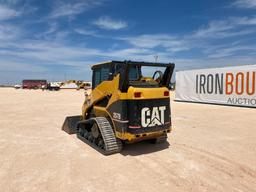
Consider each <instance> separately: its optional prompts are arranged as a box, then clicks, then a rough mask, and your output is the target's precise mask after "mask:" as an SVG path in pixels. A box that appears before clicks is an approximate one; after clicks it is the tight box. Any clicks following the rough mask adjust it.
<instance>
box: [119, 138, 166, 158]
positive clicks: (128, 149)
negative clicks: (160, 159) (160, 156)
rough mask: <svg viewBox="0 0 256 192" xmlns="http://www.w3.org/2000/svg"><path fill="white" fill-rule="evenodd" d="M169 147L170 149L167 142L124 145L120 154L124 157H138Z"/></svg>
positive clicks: (143, 142)
mask: <svg viewBox="0 0 256 192" xmlns="http://www.w3.org/2000/svg"><path fill="white" fill-rule="evenodd" d="M169 147H170V144H169V142H165V143H161V144H152V143H150V142H148V141H142V142H139V143H133V144H125V145H124V146H123V150H122V151H121V152H120V153H121V154H122V155H124V156H126V155H131V156H138V155H143V154H148V153H154V152H158V151H162V150H164V149H167V148H169Z"/></svg>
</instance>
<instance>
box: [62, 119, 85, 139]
mask: <svg viewBox="0 0 256 192" xmlns="http://www.w3.org/2000/svg"><path fill="white" fill-rule="evenodd" d="M81 120H82V116H81V115H77V116H69V117H66V119H65V121H64V123H63V125H62V130H63V131H65V132H66V133H68V134H75V133H77V122H78V121H81Z"/></svg>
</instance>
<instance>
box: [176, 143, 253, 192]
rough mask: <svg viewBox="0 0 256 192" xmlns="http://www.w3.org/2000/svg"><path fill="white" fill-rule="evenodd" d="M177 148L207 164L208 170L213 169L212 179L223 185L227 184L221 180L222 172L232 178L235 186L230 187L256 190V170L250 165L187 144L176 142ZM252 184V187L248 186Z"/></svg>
mask: <svg viewBox="0 0 256 192" xmlns="http://www.w3.org/2000/svg"><path fill="white" fill-rule="evenodd" d="M174 145H175V146H177V149H179V150H181V151H183V152H184V153H185V154H187V155H188V156H189V157H190V158H195V159H196V160H197V161H199V162H200V163H202V164H203V165H204V166H207V168H208V171H213V172H212V173H211V174H212V175H211V176H217V177H211V179H213V180H215V181H216V182H218V183H221V184H222V185H225V181H224V180H221V178H225V177H223V176H222V177H221V176H220V174H226V175H228V176H229V177H230V178H229V179H228V180H232V183H233V184H234V185H233V186H232V185H230V188H234V189H235V188H236V190H238V191H239V190H242V191H255V189H256V180H255V178H256V171H255V170H253V169H251V168H249V167H248V166H246V165H244V164H241V163H238V162H236V161H233V160H231V159H228V158H226V157H224V156H221V155H218V154H215V153H212V152H209V151H206V150H203V149H200V148H196V147H192V146H189V145H186V144H178V143H175V144H174ZM248 186H250V187H248Z"/></svg>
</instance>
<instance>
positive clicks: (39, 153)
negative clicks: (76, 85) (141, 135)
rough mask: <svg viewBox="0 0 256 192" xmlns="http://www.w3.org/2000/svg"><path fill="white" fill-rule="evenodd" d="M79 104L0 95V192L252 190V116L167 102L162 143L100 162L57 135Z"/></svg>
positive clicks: (255, 141)
mask: <svg viewBox="0 0 256 192" xmlns="http://www.w3.org/2000/svg"><path fill="white" fill-rule="evenodd" d="M83 99H84V93H83V92H82V91H76V90H62V91H58V92H48V91H41V90H31V91H29V90H14V89H10V88H1V89H0V125H1V127H0V167H1V169H0V191H7V192H8V191H17V192H23V191H28V192H33V191H36V192H38V191H48V192H50V191H54V192H55V191H61V192H63V191H70V192H71V191H72V192H73V191H83V192H86V191H91V192H95V191H96V192H97V191H104V192H108V191H109V192H113V191H122V192H123V191H132V192H134V191H147V192H148V191H156V192H159V191H161V192H165V191H168V192H169V191H172V192H175V191H180V192H183V191H195V192H198V191H212V192H216V191H225V192H227V191H237V192H241V191H256V179H255V178H256V123H255V116H256V111H255V109H248V108H239V107H227V106H216V105H205V104H190V103H176V102H172V116H173V132H172V133H171V134H169V138H168V143H167V144H163V145H153V144H149V143H147V142H142V143H137V144H131V145H126V146H125V147H124V150H123V151H122V152H121V153H120V154H115V155H112V156H103V155H101V154H100V153H98V152H97V151H95V150H94V149H92V148H91V147H89V146H88V145H86V144H85V143H83V142H81V141H80V140H78V139H77V138H76V136H75V135H68V134H66V133H65V132H63V131H61V126H62V123H63V121H64V119H65V117H66V116H68V115H76V114H80V112H81V105H82V102H83Z"/></svg>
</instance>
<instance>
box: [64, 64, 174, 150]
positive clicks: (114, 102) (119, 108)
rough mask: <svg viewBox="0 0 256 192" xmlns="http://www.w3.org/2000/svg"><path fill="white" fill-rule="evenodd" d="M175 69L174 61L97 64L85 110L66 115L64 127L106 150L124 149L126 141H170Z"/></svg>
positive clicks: (83, 108) (98, 147)
mask: <svg viewBox="0 0 256 192" xmlns="http://www.w3.org/2000/svg"><path fill="white" fill-rule="evenodd" d="M152 69H153V71H154V73H152V74H153V75H152V76H149V73H150V72H152ZM161 69H162V70H161ZM173 70H174V64H173V63H169V64H163V63H149V62H131V61H110V62H104V63H99V64H95V65H93V66H92V71H93V76H92V92H91V94H90V95H89V96H88V95H87V96H86V99H85V101H84V104H83V107H82V115H78V116H70V117H66V120H65V122H64V124H63V126H62V130H64V131H66V132H67V133H69V134H77V137H78V138H79V139H81V140H82V141H84V142H85V143H87V144H89V145H90V146H92V147H93V148H95V149H96V150H98V151H99V152H101V153H103V154H104V155H110V154H113V153H118V152H120V151H121V150H122V144H123V143H134V142H138V141H142V140H151V141H152V142H154V143H161V142H166V139H167V133H169V132H170V131H171V110H170V97H169V85H170V80H171V77H172V73H173Z"/></svg>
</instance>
